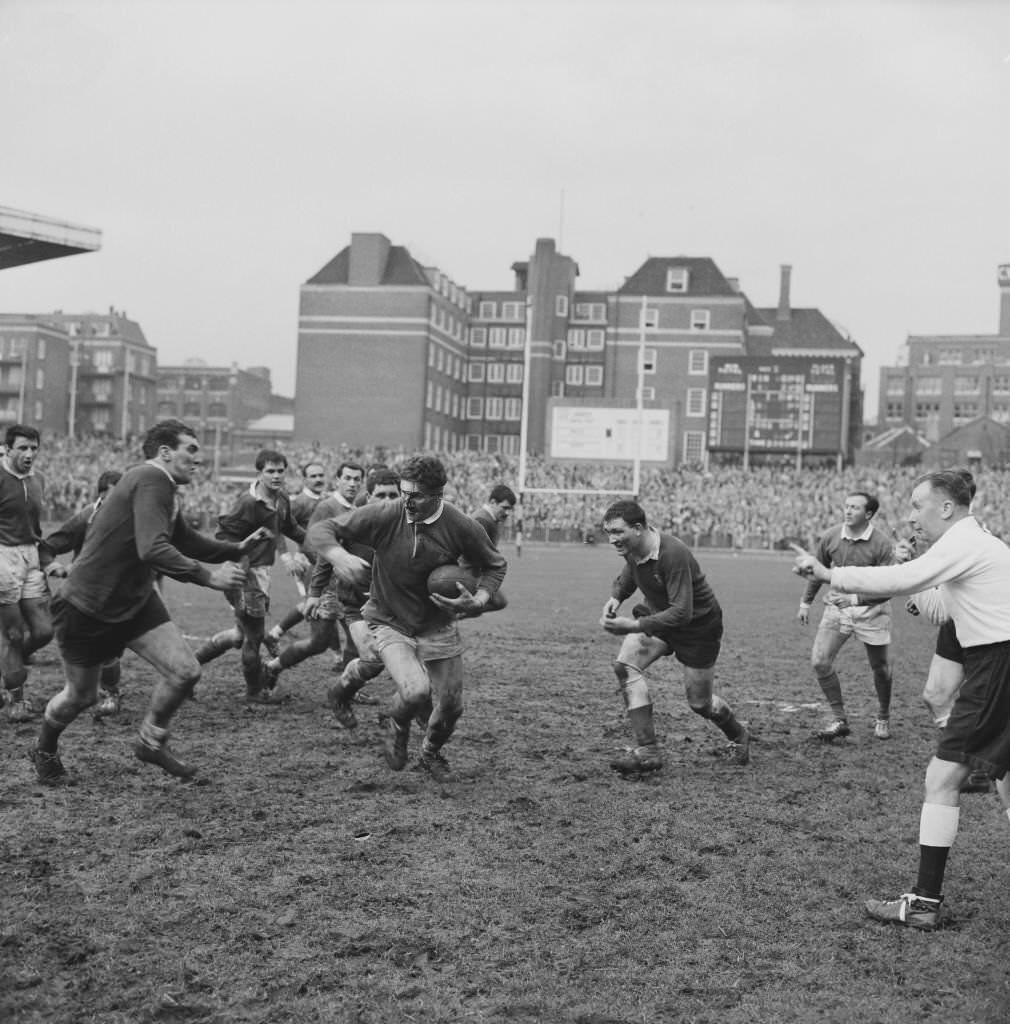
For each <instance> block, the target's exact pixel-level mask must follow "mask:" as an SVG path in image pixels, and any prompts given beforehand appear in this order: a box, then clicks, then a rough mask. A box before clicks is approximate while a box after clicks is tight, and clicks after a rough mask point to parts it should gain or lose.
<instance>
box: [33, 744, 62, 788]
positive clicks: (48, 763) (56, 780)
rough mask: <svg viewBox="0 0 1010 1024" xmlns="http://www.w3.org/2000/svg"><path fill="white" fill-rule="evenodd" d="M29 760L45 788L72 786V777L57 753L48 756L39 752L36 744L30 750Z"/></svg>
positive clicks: (41, 751)
mask: <svg viewBox="0 0 1010 1024" xmlns="http://www.w3.org/2000/svg"><path fill="white" fill-rule="evenodd" d="M28 760H29V761H31V763H32V767H34V769H35V775H36V776H37V777H38V780H39V782H41V783H42V785H43V786H66V785H69V784H70V776H69V775H68V774H67V770H66V768H64V767H63V762H62V761H61V760H60V755H59V754H58V753H56V752H55V751H54V752H53V753H52V754H47V753H46V752H45V751H44V750H39V748H38V746H37V745H36V744H34V743H33V744H32V745H31V746H30V747H29V748H28Z"/></svg>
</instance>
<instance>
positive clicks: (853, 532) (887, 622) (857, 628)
mask: <svg viewBox="0 0 1010 1024" xmlns="http://www.w3.org/2000/svg"><path fill="white" fill-rule="evenodd" d="M879 507H880V503H879V502H878V501H877V499H876V498H875V497H874V496H873V495H871V494H867V493H866V492H865V491H853V492H852V493H851V494H848V495H847V496H846V498H845V506H844V510H843V520H844V521H843V522H842V524H841V525H840V526H833V527H832V528H831V529H830V530H827V531H825V533H824V534H823V535H822V536H821V539H820V541H819V543H818V545H817V549H816V554H817V557H818V559H819V560H820V561H821V562H823V564H824V565H827V566H834V565H839V566H841V565H891V564H892V563H893V561H894V545H893V543H892V541H891V539H890V538H889V537H886V536H885V535H884V533H883V531H881V530H876V529H874V526H873V523H872V522H871V520H872V519H873V517H874V515H876V512H877V509H878V508H879ZM820 589H821V584H820V582H819V581H818V580H816V579H811V580H809V581H808V582H807V586H806V589H805V590H804V591H803V597H802V598H801V599H800V607H799V611H798V612H797V613H796V618H797V620H798V621H799V622H800V624H801V625H803V626H805V625H807V623H808V622H809V621H810V605H811V604H812V602H813V600H814V598H815V597H816V596H817V592H818V591H819V590H820ZM850 636H856V637H858V639H860V640H861V641H862V642H863V647H864V648H865V650H866V657H867V659H868V660H869V663H870V670H871V671H872V673H873V688H874V690H875V691H876V694H877V717H876V719H875V721H874V723H873V733H874V735H875V736H876V737H877V739H880V740H887V739H890V738H891V663H890V660H889V653H890V643H891V605H890V603H889V602H887V601H874V600H869V601H864V600H863V599H862V597H861V596H860V595H859V594H841V595H834V594H830V593H829V594H828V596H827V597H826V598H825V601H824V614H823V615H822V616H821V622H820V625H819V626H818V627H817V635H816V636H815V637H814V646H813V651H812V652H811V655H810V661H811V664H812V665H813V669H814V675H815V676H816V677H817V682H818V684H819V686H820V688H821V692H822V693H823V694H824V697H825V699H826V700H827V702H828V704H829V705H830V707H831V713H832V716H833V718H832V720H831V721H830V722H829V723H828V724H827V725H826V726H824V728H823V729H820V730H819V731H818V732H817V737H818V739H821V740H824V741H826V742H829V743H830V742H831V741H832V740H836V739H840V738H842V737H844V736H848V735H849V734H850V733H851V732H852V730H851V728H850V727H849V720H848V717H847V716H846V713H845V704H844V701H843V700H842V683H841V680H840V679H839V678H838V673H837V672H836V671H835V658H837V657H838V652H839V651H840V650H841V649H842V646H843V645H844V644H845V641H846V640H848V639H849V637H850Z"/></svg>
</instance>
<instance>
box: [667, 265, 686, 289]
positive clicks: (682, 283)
mask: <svg viewBox="0 0 1010 1024" xmlns="http://www.w3.org/2000/svg"><path fill="white" fill-rule="evenodd" d="M666 290H667V291H668V292H678V293H680V294H683V293H684V292H686V291H687V267H667V268H666Z"/></svg>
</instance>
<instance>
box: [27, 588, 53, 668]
mask: <svg viewBox="0 0 1010 1024" xmlns="http://www.w3.org/2000/svg"><path fill="white" fill-rule="evenodd" d="M20 608H21V619H22V621H23V622H24V624H25V638H24V643H23V646H22V652H23V654H24V657H26V658H27V657H29V656H30V655H32V654H34V653H35V652H36V651H38V650H41V649H42V648H43V647H45V646H46V644H48V643H49V641H50V640H52V638H53V617H52V615H51V614H50V611H49V594H48V593H45V594H43V595H41V596H39V597H22V598H21V602H20Z"/></svg>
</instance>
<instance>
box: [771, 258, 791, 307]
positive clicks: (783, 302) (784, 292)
mask: <svg viewBox="0 0 1010 1024" xmlns="http://www.w3.org/2000/svg"><path fill="white" fill-rule="evenodd" d="M792 272H793V268H792V267H791V266H790V265H789V264H788V263H783V264H782V283H781V284H780V286H779V310H778V313H776V314H775V319H776V320H788V319H789V318H790V316H791V313H790V309H791V308H792V307H791V306H790V305H789V278H790V277H791V276H792Z"/></svg>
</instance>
